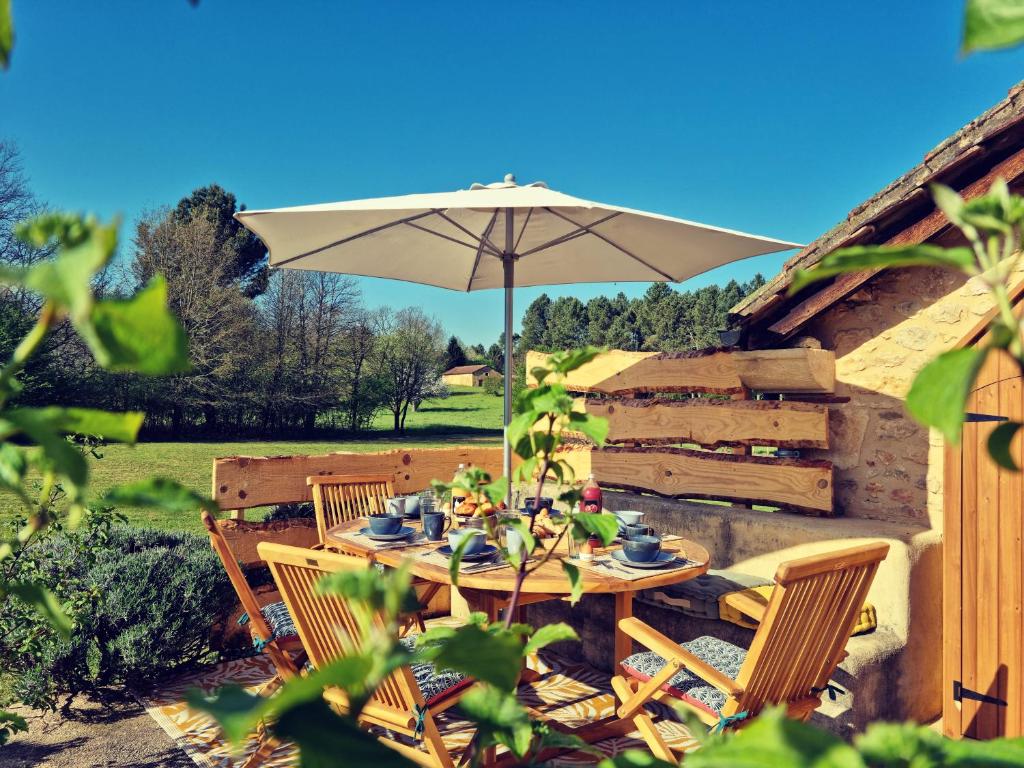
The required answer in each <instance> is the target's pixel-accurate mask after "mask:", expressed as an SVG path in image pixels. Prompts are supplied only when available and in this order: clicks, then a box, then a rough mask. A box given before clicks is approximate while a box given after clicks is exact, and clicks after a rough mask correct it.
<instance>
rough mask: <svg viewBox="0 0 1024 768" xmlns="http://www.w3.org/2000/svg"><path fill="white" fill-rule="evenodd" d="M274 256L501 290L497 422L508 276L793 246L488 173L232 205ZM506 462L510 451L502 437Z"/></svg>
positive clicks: (591, 273) (321, 267)
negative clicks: (428, 187)
mask: <svg viewBox="0 0 1024 768" xmlns="http://www.w3.org/2000/svg"><path fill="white" fill-rule="evenodd" d="M235 218H236V219H238V220H239V221H240V222H241V223H242V224H243V225H245V226H246V227H248V228H249V229H251V230H252V231H253V232H255V233H256V234H257V235H259V237H260V238H261V239H262V240H263V242H264V243H265V244H266V246H267V248H268V249H269V250H270V265H271V266H272V267H287V268H289V269H307V270H313V271H322V272H340V273H344V274H350V275H363V276H367V277H386V278H391V279H394V280H405V281H407V282H412V283H423V284H425V285H436V286H440V287H442V288H451V289H453V290H458V291H478V290H481V289H485V288H504V289H505V366H504V367H505V371H504V374H505V426H506V427H507V426H508V423H509V421H510V419H511V416H512V387H511V382H512V325H513V321H512V295H513V289H514V288H515V287H516V286H529V285H562V284H566V283H603V282H652V281H660V282H679V281H682V280H687V279H689V278H691V277H693V276H694V275H699V274H700V273H702V272H706V271H707V270H709V269H712V268H714V267H718V266H721V265H723V264H728V263H730V262H733V261H738V260H740V259H746V258H749V257H751V256H758V255H761V254H765V253H774V252H776V251H782V250H787V249H790V248H796V247H799V246H798V244H796V243H789V242H784V241H782V240H773V239H770V238H765V237H758V236H756V235H748V234H745V233H743V232H735V231H732V230H728V229H720V228H718V227H710V226H707V225H704V224H697V223H695V222H692V221H684V220H683V219H676V218H673V217H671V216H662V215H660V214H656V213H646V212H644V211H636V210H632V209H630V208H621V207H619V206H615V205H605V204H603V203H594V202H591V201H589V200H582V199H580V198H578V197H572V196H570V195H565V194H562V193H561V192H556V191H555V190H553V189H548V186H547V185H546V184H545V183H543V182H534V183H532V184H527V185H524V186H519V185H517V184H516V182H515V177H514V176H512V175H511V174H508V175H507V176H505V181H504V182H500V183H496V184H487V185H483V184H473V185H472V186H471V187H470V188H469V189H465V190H459V191H457V192H441V193H434V194H422V195H400V196H397V197H378V198H370V199H367V200H352V201H349V202H341V203H323V204H320V205H300V206H295V207H292V208H276V209H272V210H263V211H240V212H239V213H236V214H235ZM504 459H505V460H504V470H505V474H506V476H508V477H511V466H512V457H511V452H510V448H509V444H508V441H507V440H506V441H505V457H504Z"/></svg>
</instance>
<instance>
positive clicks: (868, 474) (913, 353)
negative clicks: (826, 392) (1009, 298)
mask: <svg viewBox="0 0 1024 768" xmlns="http://www.w3.org/2000/svg"><path fill="white" fill-rule="evenodd" d="M1020 278H1021V273H1018V274H1017V275H1016V276H1015V279H1020ZM991 306H992V305H991V301H990V299H989V295H988V291H987V289H986V288H985V286H984V285H983V284H982V283H981V282H980V281H979V280H977V279H971V280H966V279H965V278H964V277H963V276H961V275H958V274H956V273H953V272H949V271H945V270H941V269H932V268H914V269H905V270H896V271H888V272H884V273H883V274H881V275H880V276H879V277H877V278H875V279H874V280H872V281H871V282H869V283H868V284H867V285H866V286H865V287H864V288H862V289H861V290H859V291H858V292H857V293H855V294H853V295H851V296H850V297H849V298H847V299H846V300H844V301H842V302H839V303H838V304H836V305H834V306H833V307H831V308H830V309H829V310H827V311H826V312H824V313H822V314H821V315H820V316H819V317H818V318H816V319H815V320H814V321H812V322H811V323H810V324H809V325H808V327H807V328H806V329H805V333H806V334H807V335H810V336H813V337H814V338H816V339H818V340H819V341H820V342H821V344H822V346H823V347H824V348H826V349H832V350H834V351H835V353H836V382H837V385H836V394H838V395H845V396H848V397H849V398H850V402H849V403H846V404H842V405H838V406H836V407H835V408H834V413H833V415H832V419H831V423H830V432H831V436H830V437H831V445H832V447H831V448H830V449H829V450H828V451H806V452H805V455H807V456H820V457H822V458H829V459H831V460H832V461H833V462H834V463H835V466H836V480H835V487H836V504H837V508H838V509H839V511H840V512H841V513H842V514H845V515H846V516H848V517H863V518H872V519H877V520H887V521H892V522H909V523H913V524H916V525H920V526H922V527H927V528H933V529H935V530H939V531H941V530H942V463H943V462H942V455H943V443H942V438H941V437H940V436H938V435H937V434H932V435H929V432H928V430H927V429H925V428H924V427H921V426H920V425H918V424H917V423H916V422H914V421H913V419H911V418H910V416H909V415H908V414H907V412H906V410H905V408H904V405H903V399H904V398H905V397H906V394H907V391H908V390H909V389H910V384H911V382H912V381H913V379H914V376H915V375H916V374H917V372H918V371H919V370H920V369H921V368H922V367H923V366H924V365H925V364H926V363H927V362H928V361H929V360H931V359H932V358H934V357H935V356H936V355H938V354H939V353H940V352H943V351H945V350H947V349H950V348H951V347H953V346H954V345H955V344H956V343H957V342H959V341H960V339H962V338H963V337H964V336H965V335H966V334H968V333H969V332H970V331H971V329H972V328H974V327H975V326H976V325H977V323H978V322H979V320H980V319H981V318H982V316H983V315H985V314H986V313H987V312H988V311H989V310H990V309H991Z"/></svg>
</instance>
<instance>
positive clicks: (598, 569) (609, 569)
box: [566, 554, 697, 581]
mask: <svg viewBox="0 0 1024 768" xmlns="http://www.w3.org/2000/svg"><path fill="white" fill-rule="evenodd" d="M566 562H570V563H572V564H573V565H575V566H576V567H577V568H583V569H585V570H588V571H594V572H595V573H600V574H601V575H602V576H611V577H612V578H615V579H622V580H623V581H638V580H640V579H646V578H649V577H651V576H657V575H658V574H659V573H665V572H666V571H679V570H682V569H684V568H692V567H693V566H695V565H697V563H696V561H694V560H688V559H687V558H686V557H685V556H681V555H676V561H675V562H674V563H672V564H671V565H665V566H663V567H661V568H630V567H629V566H628V565H622V563H619V562H618V561H616V560H613V559H612V557H611V555H607V554H605V555H598V556H597V557H596V558H595V559H594V560H567V561H566Z"/></svg>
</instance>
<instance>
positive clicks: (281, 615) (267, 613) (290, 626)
mask: <svg viewBox="0 0 1024 768" xmlns="http://www.w3.org/2000/svg"><path fill="white" fill-rule="evenodd" d="M260 613H262V614H263V618H264V619H266V620H267V624H268V625H270V632H271V636H272V637H273V638H274V639H275V640H281V639H282V638H285V637H298V635H299V631H298V630H297V629H295V622H293V621H292V615H291V614H290V613H288V608H287V606H286V605H285V604H284V603H270V604H269V605H264V606H263V607H262V608H260Z"/></svg>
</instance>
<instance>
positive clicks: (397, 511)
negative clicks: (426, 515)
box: [386, 496, 406, 517]
mask: <svg viewBox="0 0 1024 768" xmlns="http://www.w3.org/2000/svg"><path fill="white" fill-rule="evenodd" d="M405 502H406V498H405V496H395V497H394V498H391V499H388V503H387V507H386V509H387V513H388V514H389V515H391V516H392V517H405Z"/></svg>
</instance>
